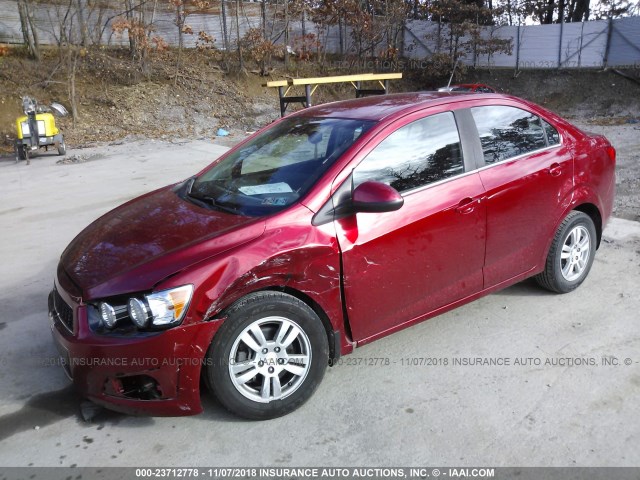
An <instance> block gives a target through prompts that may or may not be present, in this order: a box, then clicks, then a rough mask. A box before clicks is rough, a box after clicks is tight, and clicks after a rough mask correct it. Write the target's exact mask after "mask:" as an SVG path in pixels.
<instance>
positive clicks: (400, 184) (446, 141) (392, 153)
mask: <svg viewBox="0 0 640 480" xmlns="http://www.w3.org/2000/svg"><path fill="white" fill-rule="evenodd" d="M462 172H464V163H463V159H462V151H461V148H460V137H459V135H458V128H457V126H456V121H455V118H454V116H453V113H451V112H445V113H439V114H436V115H432V116H430V117H426V118H422V119H420V120H416V121H415V122H412V123H409V124H408V125H405V126H403V127H401V128H399V129H398V130H396V131H395V132H393V133H392V134H391V135H389V136H388V137H387V138H385V139H384V140H383V141H382V142H381V143H380V144H379V145H378V146H377V147H376V148H375V149H374V150H373V151H371V153H369V155H367V157H366V158H365V159H364V160H363V161H362V162H361V163H360V164H359V165H358V166H357V167H356V169H355V170H354V172H353V182H354V186H357V185H359V184H361V183H363V182H365V181H369V180H373V181H378V182H383V183H386V184H387V185H391V186H392V187H393V188H395V189H396V190H398V191H399V192H406V191H408V190H412V189H414V188H418V187H422V186H424V185H428V184H430V183H433V182H437V181H439V180H444V179H446V178H449V177H452V176H454V175H458V174H460V173H462Z"/></svg>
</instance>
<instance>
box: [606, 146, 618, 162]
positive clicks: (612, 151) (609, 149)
mask: <svg viewBox="0 0 640 480" xmlns="http://www.w3.org/2000/svg"><path fill="white" fill-rule="evenodd" d="M607 155H609V158H610V159H611V161H612V162H615V161H616V149H615V148H613V146H611V145H609V146H608V147H607Z"/></svg>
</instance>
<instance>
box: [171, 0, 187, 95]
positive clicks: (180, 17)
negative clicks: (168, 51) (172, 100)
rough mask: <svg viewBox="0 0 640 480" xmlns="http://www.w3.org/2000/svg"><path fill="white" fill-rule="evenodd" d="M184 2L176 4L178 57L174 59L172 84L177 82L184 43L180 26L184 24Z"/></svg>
mask: <svg viewBox="0 0 640 480" xmlns="http://www.w3.org/2000/svg"><path fill="white" fill-rule="evenodd" d="M184 20H185V17H184V3H183V2H181V3H179V4H178V5H176V25H177V26H178V57H177V59H176V76H175V78H174V79H173V84H174V85H177V84H178V73H180V61H181V60H182V47H183V45H184V32H183V31H182V27H183V26H184Z"/></svg>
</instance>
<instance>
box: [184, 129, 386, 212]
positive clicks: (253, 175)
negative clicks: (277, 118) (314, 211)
mask: <svg viewBox="0 0 640 480" xmlns="http://www.w3.org/2000/svg"><path fill="white" fill-rule="evenodd" d="M373 124H374V122H372V121H368V120H352V119H342V118H311V117H292V118H289V119H285V120H283V121H282V122H279V123H278V124H276V125H274V126H273V127H272V128H270V129H268V130H266V131H265V132H263V133H262V134H260V135H258V136H257V137H255V138H253V139H252V140H251V141H249V142H248V143H246V144H245V145H243V146H242V148H240V149H239V150H236V151H235V152H233V153H231V154H229V155H227V156H226V157H225V158H224V159H222V160H221V161H220V162H218V163H216V164H215V165H213V166H212V167H211V168H210V169H209V170H207V171H205V172H204V173H203V174H202V175H200V176H199V177H198V178H197V179H196V180H195V181H194V183H193V185H192V186H191V188H190V190H189V191H188V192H187V196H188V197H190V198H191V199H194V200H195V201H198V202H199V203H205V204H207V205H208V206H210V207H211V208H216V207H218V208H220V209H223V210H226V211H229V212H231V213H238V214H242V215H250V216H262V215H268V214H270V213H273V212H275V211H278V210H281V209H283V208H285V207H287V206H288V205H291V204H292V203H294V202H295V201H297V200H298V199H299V198H301V197H302V196H304V195H305V194H306V193H307V191H308V190H309V189H310V188H311V186H313V184H314V183H315V182H316V181H317V180H318V179H319V178H320V176H321V175H322V174H323V173H324V172H325V171H326V170H327V169H328V168H329V167H330V166H331V165H332V164H333V163H334V162H335V161H336V160H337V159H338V158H339V157H340V155H342V154H343V153H344V152H345V151H346V150H347V149H348V148H349V147H350V146H351V145H353V143H354V142H355V141H356V140H357V139H358V138H359V137H360V136H361V135H362V134H363V133H364V132H366V131H367V130H368V129H369V128H371V126H372V125H373Z"/></svg>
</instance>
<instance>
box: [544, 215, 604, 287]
mask: <svg viewBox="0 0 640 480" xmlns="http://www.w3.org/2000/svg"><path fill="white" fill-rule="evenodd" d="M596 242H597V236H596V228H595V226H594V224H593V220H591V217H589V215H587V214H586V213H583V212H578V211H575V210H574V211H573V212H571V213H570V214H569V215H567V216H566V217H565V219H564V220H563V221H562V223H561V224H560V227H559V228H558V230H557V232H556V234H555V236H554V238H553V242H552V244H551V248H550V249H549V255H548V256H547V262H546V264H545V269H544V271H543V272H542V273H540V274H538V275H537V276H536V277H535V278H536V280H537V282H538V284H540V285H541V286H542V287H544V288H546V289H547V290H551V291H552V292H556V293H568V292H571V291H573V290H575V289H576V288H578V286H579V285H580V284H581V283H582V282H583V281H584V279H585V278H587V275H588V274H589V270H591V265H592V264H593V259H594V257H595V253H596Z"/></svg>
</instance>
